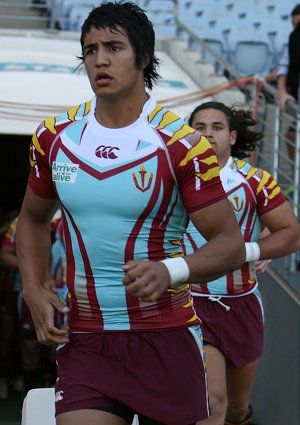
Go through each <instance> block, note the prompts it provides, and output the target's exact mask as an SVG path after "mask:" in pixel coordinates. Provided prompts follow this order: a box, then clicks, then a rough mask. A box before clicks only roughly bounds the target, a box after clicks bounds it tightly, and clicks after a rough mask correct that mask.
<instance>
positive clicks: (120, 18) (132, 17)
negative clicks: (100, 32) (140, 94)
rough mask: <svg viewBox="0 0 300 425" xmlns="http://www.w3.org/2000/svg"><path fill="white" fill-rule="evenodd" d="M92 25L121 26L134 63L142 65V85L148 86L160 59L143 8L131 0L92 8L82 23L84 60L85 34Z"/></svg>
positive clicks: (118, 29)
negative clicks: (130, 0)
mask: <svg viewBox="0 0 300 425" xmlns="http://www.w3.org/2000/svg"><path fill="white" fill-rule="evenodd" d="M93 27H95V28H97V29H100V28H109V29H110V30H111V31H120V30H121V31H122V30H124V31H125V32H126V34H127V36H128V38H129V41H130V43H131V45H132V47H133V50H134V53H135V64H136V66H137V67H138V68H140V69H141V68H143V67H144V64H145V63H146V64H147V65H146V67H145V68H144V81H145V86H146V87H148V88H149V89H150V90H151V89H152V87H153V84H154V83H155V82H156V80H157V79H158V78H159V74H158V72H157V67H158V65H159V60H158V59H157V57H156V56H155V33H154V30H153V26H152V23H151V22H150V21H149V19H148V18H147V15H146V14H145V11H144V10H143V9H141V8H140V7H138V6H137V5H136V4H135V3H132V2H125V3H124V2H122V1H115V2H104V3H102V4H101V5H100V6H98V7H95V8H93V9H92V10H91V12H90V13H89V15H88V17H87V18H86V20H85V22H84V23H83V25H82V27H81V36H80V43H81V49H82V57H80V59H81V60H84V53H83V47H84V36H85V35H86V33H88V32H89V31H90V30H91V29H92V28H93Z"/></svg>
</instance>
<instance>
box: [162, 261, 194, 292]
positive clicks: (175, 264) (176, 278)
mask: <svg viewBox="0 0 300 425" xmlns="http://www.w3.org/2000/svg"><path fill="white" fill-rule="evenodd" d="M161 262H162V263H164V265H165V266H166V267H167V269H168V271H169V273H170V280H171V282H170V286H171V288H178V287H179V286H181V285H182V284H183V283H185V282H187V281H188V280H189V276H190V269H189V266H188V265H187V263H186V261H185V260H184V259H183V258H182V257H176V258H167V259H165V260H162V261H161Z"/></svg>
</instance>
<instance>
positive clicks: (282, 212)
mask: <svg viewBox="0 0 300 425" xmlns="http://www.w3.org/2000/svg"><path fill="white" fill-rule="evenodd" d="M261 220H262V222H263V223H264V224H265V225H266V226H267V228H268V230H269V232H270V234H269V235H268V236H266V237H263V238H262V239H259V240H258V244H259V248H260V259H261V260H266V259H273V258H278V257H282V256H284V255H288V254H290V253H292V252H295V251H297V250H298V249H299V248H300V226H299V223H298V220H297V217H296V216H295V214H294V212H293V209H292V207H291V205H290V204H289V203H288V202H287V201H286V202H284V203H283V204H281V205H279V206H278V207H277V208H275V209H274V210H272V211H269V212H267V213H265V214H263V215H262V216H261Z"/></svg>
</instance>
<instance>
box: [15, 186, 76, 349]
mask: <svg viewBox="0 0 300 425" xmlns="http://www.w3.org/2000/svg"><path fill="white" fill-rule="evenodd" d="M57 206H58V204H57V200H56V199H44V198H42V197H39V196H37V195H36V194H35V193H34V192H33V191H32V189H31V188H30V187H29V186H28V187H27V190H26V194H25V197H24V201H23V205H22V208H21V212H20V215H19V219H18V223H17V230H16V247H17V258H18V265H19V268H20V272H21V277H22V284H23V295H24V298H25V301H26V303H27V304H28V307H29V308H30V311H31V315H32V319H33V321H34V324H35V329H36V333H37V337H38V340H39V341H40V342H42V343H44V344H61V343H65V342H68V339H67V331H66V330H60V329H57V328H56V327H55V326H54V311H55V309H57V310H59V311H60V312H62V313H66V312H68V307H66V306H65V305H64V304H63V303H62V302H61V301H60V300H59V298H58V297H57V296H56V295H55V294H54V293H52V292H51V291H49V290H47V289H45V288H44V287H43V283H44V282H45V279H46V277H47V273H48V268H49V256H50V247H51V237H50V223H51V218H52V217H53V215H54V213H55V211H56V209H57Z"/></svg>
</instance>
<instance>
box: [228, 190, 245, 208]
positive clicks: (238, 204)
mask: <svg viewBox="0 0 300 425" xmlns="http://www.w3.org/2000/svg"><path fill="white" fill-rule="evenodd" d="M230 203H231V206H232V208H233V209H234V211H236V212H239V211H241V210H242V209H243V207H244V199H240V198H239V197H238V196H237V194H234V196H233V199H230Z"/></svg>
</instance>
